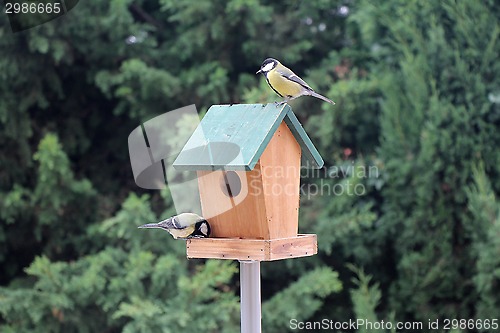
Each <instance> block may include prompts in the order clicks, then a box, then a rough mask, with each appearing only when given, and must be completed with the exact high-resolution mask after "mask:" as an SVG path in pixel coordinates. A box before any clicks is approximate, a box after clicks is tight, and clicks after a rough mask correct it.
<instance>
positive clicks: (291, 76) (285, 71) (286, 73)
mask: <svg viewBox="0 0 500 333" xmlns="http://www.w3.org/2000/svg"><path fill="white" fill-rule="evenodd" d="M283 67H284V68H280V69H277V70H276V71H277V72H278V73H279V74H280V75H281V76H282V77H284V78H285V79H287V80H290V81H292V82H295V83H298V84H300V85H301V86H302V87H304V88H305V89H307V90H313V89H312V88H311V87H309V85H308V84H307V83H306V81H304V80H302V79H301V78H300V77H299V76H298V75H297V74H295V73H294V72H292V70H290V69H289V68H287V67H285V66H283Z"/></svg>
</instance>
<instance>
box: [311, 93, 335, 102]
mask: <svg viewBox="0 0 500 333" xmlns="http://www.w3.org/2000/svg"><path fill="white" fill-rule="evenodd" d="M308 93H309V95H310V96H313V97H316V98H319V99H321V100H323V101H325V102H328V103H331V104H335V102H334V101H332V100H331V99H328V98H326V97H325V96H323V95H320V94H318V93H317V92H315V91H312V90H310V91H308Z"/></svg>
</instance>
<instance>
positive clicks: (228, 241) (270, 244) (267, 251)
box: [186, 234, 318, 261]
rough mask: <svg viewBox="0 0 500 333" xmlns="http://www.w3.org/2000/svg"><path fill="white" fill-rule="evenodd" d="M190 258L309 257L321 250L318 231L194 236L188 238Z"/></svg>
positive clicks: (253, 258) (188, 254) (266, 259)
mask: <svg viewBox="0 0 500 333" xmlns="http://www.w3.org/2000/svg"><path fill="white" fill-rule="evenodd" d="M186 253H187V257H188V258H189V259H191V258H204V259H230V260H256V261H273V260H280V259H289V258H299V257H308V256H312V255H315V254H317V253H318V240H317V237H316V235H315V234H299V235H297V236H296V237H288V238H279V239H241V238H191V239H188V240H187V241H186Z"/></svg>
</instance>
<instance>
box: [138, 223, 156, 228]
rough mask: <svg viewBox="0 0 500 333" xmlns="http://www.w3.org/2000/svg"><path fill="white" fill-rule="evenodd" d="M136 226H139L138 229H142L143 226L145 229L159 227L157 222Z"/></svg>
mask: <svg viewBox="0 0 500 333" xmlns="http://www.w3.org/2000/svg"><path fill="white" fill-rule="evenodd" d="M137 228H139V229H143V228H146V229H153V228H158V229H161V227H160V226H158V223H148V224H143V225H141V226H138V227H137Z"/></svg>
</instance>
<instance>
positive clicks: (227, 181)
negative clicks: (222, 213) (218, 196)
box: [220, 171, 241, 198]
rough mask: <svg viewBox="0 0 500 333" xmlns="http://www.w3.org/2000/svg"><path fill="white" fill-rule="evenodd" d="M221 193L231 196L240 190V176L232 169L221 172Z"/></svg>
mask: <svg viewBox="0 0 500 333" xmlns="http://www.w3.org/2000/svg"><path fill="white" fill-rule="evenodd" d="M220 187H221V190H222V193H224V194H225V195H226V196H228V197H230V198H232V197H235V196H237V195H238V194H240V192H241V180H240V176H238V174H237V173H236V172H234V171H226V172H223V173H222V175H221V179H220Z"/></svg>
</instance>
